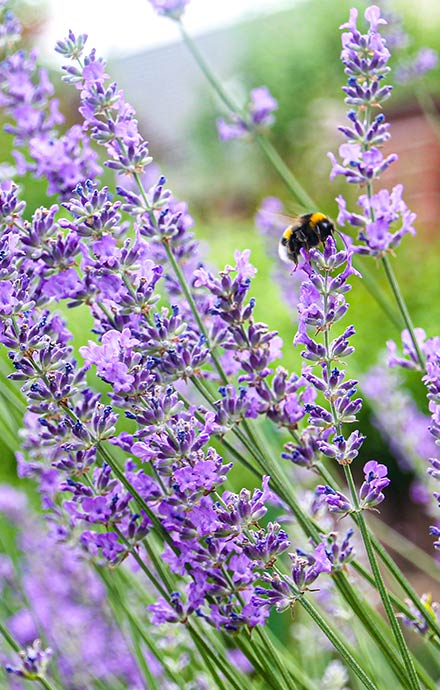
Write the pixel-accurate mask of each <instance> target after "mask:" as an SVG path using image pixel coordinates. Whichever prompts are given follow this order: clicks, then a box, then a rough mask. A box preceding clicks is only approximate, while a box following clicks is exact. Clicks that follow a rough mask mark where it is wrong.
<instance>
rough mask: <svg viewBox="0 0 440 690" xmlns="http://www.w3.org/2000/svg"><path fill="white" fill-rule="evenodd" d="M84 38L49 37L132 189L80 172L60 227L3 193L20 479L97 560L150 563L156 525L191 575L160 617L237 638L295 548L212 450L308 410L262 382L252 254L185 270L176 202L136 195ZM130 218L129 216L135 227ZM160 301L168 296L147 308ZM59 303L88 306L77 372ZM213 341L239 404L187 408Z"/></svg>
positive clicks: (135, 148)
mask: <svg viewBox="0 0 440 690" xmlns="http://www.w3.org/2000/svg"><path fill="white" fill-rule="evenodd" d="M85 45H86V37H85V36H84V35H81V36H78V37H76V36H75V35H74V34H72V33H70V34H69V36H68V38H67V39H65V40H64V41H61V42H59V43H58V45H57V50H58V51H59V52H61V53H62V54H63V55H65V56H66V57H68V58H71V59H75V60H76V61H77V62H78V61H79V63H80V65H81V67H76V66H72V65H71V64H69V65H68V66H67V67H66V72H67V77H66V79H67V81H69V82H72V83H74V84H76V85H77V86H78V87H79V89H80V91H81V106H80V110H81V113H82V115H83V117H84V120H85V126H86V127H87V129H88V130H89V131H90V133H91V136H92V138H94V139H95V141H96V142H97V143H98V144H100V145H102V146H103V147H104V148H105V149H106V152H107V155H108V160H107V165H108V166H109V167H110V168H112V169H114V170H116V171H117V172H118V173H122V172H124V173H126V174H128V175H129V176H130V177H131V182H133V181H134V182H135V183H136V184H138V193H135V192H133V191H131V190H130V186H128V187H118V193H119V194H120V196H121V197H122V199H123V201H122V203H121V201H119V200H114V199H112V197H111V196H110V194H109V193H108V190H107V189H106V188H103V189H99V188H97V187H96V185H95V184H94V183H92V182H91V181H87V182H85V183H84V184H79V185H77V186H76V188H75V190H74V192H73V193H72V195H71V196H70V198H68V199H67V200H66V201H65V203H64V207H65V208H66V209H67V211H68V213H69V214H70V218H63V219H61V220H60V221H58V220H57V215H58V211H59V209H58V207H57V206H53V207H52V208H51V209H49V210H46V209H38V210H37V211H36V212H35V213H34V215H33V217H32V219H31V221H26V220H24V218H23V213H24V206H23V204H22V203H21V202H20V201H19V199H18V196H17V189H16V188H15V187H13V186H11V185H10V184H4V185H3V188H2V190H1V194H0V197H1V200H0V208H1V211H2V215H1V221H2V228H3V233H2V242H3V243H4V248H5V252H4V254H3V265H2V269H3V273H2V277H3V279H4V280H3V294H4V299H3V305H2V309H1V311H0V314H1V323H2V328H1V336H0V337H1V341H2V343H3V345H4V346H5V347H7V349H8V351H9V357H10V360H11V362H12V363H13V366H14V369H15V372H14V373H13V374H12V378H13V379H15V380H17V381H20V382H21V385H22V391H23V393H24V395H25V397H26V400H27V402H28V413H27V415H26V418H25V425H26V428H25V430H24V432H23V434H22V435H23V451H24V452H23V453H22V454H21V455H20V456H19V471H20V474H21V475H22V476H33V477H35V478H38V480H39V483H40V490H41V492H42V495H43V500H44V505H45V507H47V508H50V509H51V510H52V511H53V515H54V517H55V518H56V519H57V522H58V534H59V536H60V537H62V538H63V539H67V538H68V537H69V536H72V537H75V538H77V539H78V540H79V543H80V544H81V546H82V547H83V549H84V550H86V551H87V552H88V553H89V554H90V555H91V556H93V557H95V558H98V559H99V560H100V561H102V562H108V563H111V564H113V565H117V564H119V563H121V562H122V561H123V560H125V559H126V558H127V557H129V556H132V557H135V556H136V557H137V558H141V559H142V558H143V559H147V558H148V555H147V551H146V550H145V539H146V538H148V535H149V534H150V532H151V531H152V530H155V531H156V532H157V533H158V534H159V535H160V536H161V538H163V539H164V540H165V542H166V550H165V554H164V556H163V557H164V559H165V561H166V563H167V564H168V565H169V567H170V568H171V571H172V572H173V573H175V574H176V576H182V575H185V579H184V580H183V581H182V584H181V587H180V590H181V591H179V593H178V595H175V596H174V595H173V596H170V597H169V598H168V599H166V600H165V603H163V602H159V603H158V604H157V605H155V606H154V607H153V609H152V612H153V614H154V616H155V620H156V621H158V620H159V619H162V620H168V621H171V619H172V618H173V617H176V616H177V619H178V620H183V618H186V617H187V616H188V615H190V614H191V613H193V612H197V613H198V615H199V616H202V617H203V618H205V619H206V620H207V621H208V622H209V623H211V624H212V625H214V626H216V627H221V628H223V629H225V630H229V631H235V630H238V629H239V628H240V627H242V626H254V625H256V624H258V623H263V622H264V619H265V617H266V615H267V611H266V609H260V607H259V606H257V605H256V604H254V603H252V597H253V595H254V591H255V587H256V586H257V583H258V581H259V579H260V577H261V575H262V573H264V572H265V571H266V570H267V569H269V570H270V569H271V568H272V567H273V564H274V562H275V560H276V558H277V557H278V556H279V554H281V553H282V552H283V551H285V550H286V549H287V548H288V545H289V540H288V538H287V535H286V533H285V532H284V530H282V529H281V527H280V525H278V524H277V523H269V525H268V526H267V527H266V528H263V527H262V526H261V525H260V524H259V522H258V521H259V520H260V518H261V517H262V516H263V515H264V514H265V513H266V510H267V507H266V504H267V502H268V501H269V500H270V497H271V492H270V491H269V489H268V486H267V484H268V478H267V479H265V480H264V487H263V490H260V491H255V492H254V493H253V494H251V493H250V492H248V491H247V490H243V491H241V492H240V493H239V494H232V493H231V492H230V491H226V492H224V493H223V494H219V493H218V491H219V489H220V487H221V485H222V484H223V483H224V482H225V480H226V477H227V474H228V472H229V470H230V469H231V463H225V462H224V461H223V459H222V457H221V456H220V455H219V454H218V453H217V452H216V451H215V450H214V448H213V447H211V446H209V445H208V444H209V441H210V439H211V437H213V436H215V435H216V434H218V435H219V436H222V435H224V433H226V432H227V430H228V429H229V428H231V427H234V426H235V425H236V424H238V423H239V422H240V420H241V419H242V418H243V416H255V415H256V414H259V413H264V414H267V415H268V416H272V417H273V418H275V417H276V418H278V419H280V420H283V423H285V424H292V425H295V424H296V421H297V419H299V418H300V417H301V416H302V414H303V413H302V411H301V405H300V403H299V398H298V394H297V391H298V388H299V385H298V383H297V380H296V379H295V377H288V376H287V373H286V372H285V371H284V370H279V371H278V372H277V375H276V376H275V378H274V380H273V383H272V388H270V387H269V388H268V387H267V386H266V378H267V377H268V375H269V374H270V373H271V372H272V369H271V366H270V365H271V363H272V361H273V360H274V359H275V358H276V357H277V356H278V353H279V348H280V344H281V343H280V339H279V338H278V336H277V334H276V332H271V331H269V329H268V328H267V326H266V325H265V324H261V323H258V322H255V321H254V319H253V311H254V308H255V301H254V300H252V299H251V300H250V301H249V302H247V303H246V301H245V300H246V295H247V292H248V290H249V287H250V279H251V278H252V276H253V275H254V273H255V269H254V268H253V267H252V266H251V265H250V264H249V261H248V259H249V255H248V254H247V253H246V252H245V253H243V254H240V253H239V254H237V255H236V262H237V263H236V266H235V268H232V267H227V268H226V269H225V271H224V272H222V274H221V275H220V277H219V278H214V276H213V275H212V274H211V273H210V272H209V271H207V270H206V269H205V268H204V267H203V266H201V267H199V268H198V269H197V270H196V271H194V273H191V260H192V257H193V256H195V249H196V245H195V243H193V242H192V241H191V236H190V233H188V232H187V231H188V228H189V226H190V224H189V223H188V220H187V217H186V215H185V209H184V208H179V205H178V203H177V202H176V201H175V200H174V199H173V198H172V196H171V194H170V192H169V191H168V190H166V189H165V188H164V184H165V180H164V178H162V177H160V178H159V180H158V182H156V183H154V184H153V186H152V187H151V188H150V189H145V188H144V187H143V183H142V180H143V179H145V175H146V172H145V166H147V165H148V164H149V163H150V157H149V155H148V148H147V145H146V143H145V142H144V141H143V139H142V137H141V135H140V133H139V131H138V128H137V122H136V120H135V118H134V112H133V110H132V108H131V106H129V105H128V104H126V103H125V101H124V100H123V98H122V95H121V93H120V91H119V90H118V88H117V86H116V85H115V84H108V83H107V81H106V80H107V77H106V75H105V73H104V63H103V62H102V61H101V60H100V59H99V58H97V56H96V55H95V53H94V51H92V52H91V53H90V54H88V55H87V54H85ZM131 182H130V184H131ZM122 211H125V212H127V211H128V212H130V214H131V217H132V218H133V220H134V233H133V234H131V233H130V230H131V226H130V224H129V223H126V222H123V221H122V217H121V212H122ZM66 230H67V231H68V232H67V234H65V231H66ZM133 235H134V236H133ZM167 249H169V250H170V251H171V252H172V257H173V258H174V260H175V261H176V260H177V261H178V262H179V265H183V264H185V261H186V266H185V269H184V271H183V273H182V274H181V273H180V270H177V271H175V275H174V277H173V276H171V277H169V278H168V280H166V281H163V283H162V286H163V287H164V290H163V292H162V293H160V292H158V288H159V285H160V281H161V279H162V278H163V275H164V271H163V268H162V266H161V265H159V264H160V263H162V261H161V260H162V258H163V257H164V256H167V257H168V258H170V257H169V255H168V254H167ZM170 260H171V259H170ZM156 261H158V263H156ZM173 267H174V268H175V264H173V262H172V260H171V266H170V268H173ZM185 273H186V274H187V275H188V277H189V280H190V281H191V284H192V285H191V288H192V289H193V290H194V291H195V300H196V301H197V306H198V307H199V309H200V311H201V312H202V313H204V314H206V320H205V324H203V325H201V321H200V320H197V318H195V315H194V313H193V311H192V309H191V308H190V305H188V303H186V304H185V302H184V301H182V300H181V293H182V291H183V292H185V290H188V289H189V288H188V283H187V282H186V278H185ZM232 273H234V274H235V276H234V277H232ZM182 275H183V277H182ZM176 282H177V284H178V288H177V289H176ZM12 292H14V294H15V296H16V297H15V301H12V300H11V299H10V297H11V294H12ZM166 293H168V297H169V296H171V297H172V298H175V299H176V302H177V303H176V302H175V303H172V304H171V305H170V306H163V307H162V308H161V309H160V310H159V311H155V308H156V307H155V305H156V304H157V302H158V301H159V300H162V302H163V299H164V296H166ZM55 300H57V301H59V300H67V302H68V304H69V305H70V306H71V307H74V306H77V305H80V304H81V305H85V306H87V307H88V308H89V309H90V310H91V313H92V316H93V319H94V329H93V330H94V333H95V334H96V335H97V336H98V339H99V342H95V341H89V344H88V345H87V346H84V347H82V348H81V355H82V356H83V358H84V359H85V366H82V367H79V366H78V364H77V362H76V361H75V359H74V357H73V353H72V346H71V340H72V338H71V335H70V333H69V332H68V330H67V328H66V324H65V323H64V322H63V320H62V319H61V318H60V317H59V316H58V315H57V314H56V313H53V312H52V311H50V310H49V309H48V306H50V304H51V303H52V302H53V301H55ZM207 336H208V337H209V339H208V340H207ZM220 343H221V345H222V349H223V354H222V355H221V366H219V365H218V364H217V363H216V360H213V361H214V363H216V367H217V369H218V371H219V373H221V372H222V371H223V369H222V367H223V366H225V367H226V368H229V370H230V371H233V372H237V373H238V372H240V373H241V378H240V379H239V382H241V383H243V384H245V385H246V387H247V388H248V389H250V391H251V393H252V395H250V396H249V401H247V400H246V391H245V390H244V389H242V390H241V391H240V392H239V393H238V394H237V393H236V387H235V386H232V385H228V386H224V387H222V389H221V400H219V401H215V400H212V398H211V397H209V398H208V400H209V402H210V403H211V404H212V403H214V404H213V405H212V407H213V409H212V411H208V410H205V409H204V408H201V407H199V408H195V407H194V405H191V404H190V403H188V402H184V401H183V400H179V395H178V393H177V390H181V389H182V386H183V385H185V384H188V382H194V381H195V380H197V379H198V378H200V379H203V378H206V379H208V380H209V377H210V376H212V372H211V371H210V369H209V367H210V366H211V361H212V360H211V350H212V348H214V347H216V346H218V345H219V344H220ZM205 368H207V370H206V371H205V370H204V369H205ZM88 369H93V370H94V371H95V372H96V374H97V376H98V377H100V378H101V379H102V380H103V382H105V384H107V385H108V386H109V387H110V388H111V390H110V392H109V395H110V398H111V403H112V404H111V405H108V404H103V403H102V402H101V396H100V395H99V394H96V393H95V392H93V391H92V390H91V388H90V387H89V386H88V385H87V382H86V372H87V370H88ZM232 380H233V378H232ZM205 385H206V384H205ZM267 389H268V390H269V396H268V393H267ZM121 411H124V412H125V416H126V417H127V418H128V419H129V420H131V423H132V424H134V425H135V427H136V428H135V430H134V431H133V433H131V434H129V433H127V432H125V431H122V432H119V431H117V423H118V417H119V415H120V412H121ZM110 444H113V445H116V446H119V448H121V449H122V450H123V452H124V453H125V454H130V455H131V456H133V457H135V458H137V459H138V460H137V461H135V460H133V459H131V458H128V459H127V460H126V463H125V467H124V468H120V467H119V465H118V461H117V460H116V459H115V457H114V454H113V450H112V447H111V445H110ZM147 467H148V468H150V469H149V471H148V472H146V471H145V468H147ZM182 602H183V603H182ZM162 605H163V606H164V607H165V610H167V611H168V614H166V613H163V611H162V608H161V606H162ZM170 610H172V611H174V613H173V614H172V615H171V614H169V611H170ZM170 616H171V617H170Z"/></svg>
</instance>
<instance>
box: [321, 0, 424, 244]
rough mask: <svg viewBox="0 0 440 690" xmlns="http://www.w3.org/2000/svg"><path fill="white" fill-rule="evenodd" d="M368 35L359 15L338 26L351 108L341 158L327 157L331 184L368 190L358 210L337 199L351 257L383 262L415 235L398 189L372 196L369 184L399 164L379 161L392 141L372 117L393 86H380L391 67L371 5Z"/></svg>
mask: <svg viewBox="0 0 440 690" xmlns="http://www.w3.org/2000/svg"><path fill="white" fill-rule="evenodd" d="M365 18H366V20H367V22H369V25H370V26H369V30H368V32H367V33H366V34H362V33H361V32H360V31H359V29H358V28H357V10H352V12H351V14H350V21H349V22H348V23H347V24H343V25H342V27H341V28H342V29H345V30H346V31H344V33H343V34H342V53H341V60H342V62H343V64H344V66H345V73H346V74H347V76H348V83H347V86H344V87H343V91H344V92H345V95H346V98H345V102H346V103H347V105H349V106H351V109H350V110H349V111H348V113H347V118H348V124H347V125H345V126H342V127H339V129H340V131H341V132H342V133H343V134H344V136H345V137H346V139H347V142H346V143H344V144H342V145H341V146H340V148H339V158H340V161H338V159H337V158H336V156H335V155H334V154H333V153H329V154H328V155H329V158H330V160H331V163H332V171H331V174H330V177H331V179H333V178H334V177H336V176H337V175H342V176H343V177H345V179H346V181H347V182H349V183H351V184H358V185H362V186H367V187H368V188H369V192H368V194H363V195H361V196H360V197H359V200H358V202H357V203H358V205H359V206H360V207H361V209H362V211H361V212H360V213H359V212H352V211H349V210H348V209H347V205H346V201H345V199H344V198H343V197H342V196H339V197H338V198H337V199H336V201H337V203H338V206H339V215H338V223H339V225H341V226H344V225H351V226H352V227H355V228H356V229H357V230H358V238H357V239H358V242H357V243H354V242H353V241H352V240H351V239H349V238H346V240H347V241H348V242H350V244H351V245H352V249H353V251H354V252H356V253H359V254H366V255H369V256H376V257H383V256H385V255H386V254H387V253H389V252H392V251H393V250H394V249H395V248H396V247H397V246H398V245H399V244H400V242H401V240H402V238H403V237H404V236H405V235H406V234H408V233H410V234H413V235H414V234H415V230H414V226H413V223H414V220H415V214H414V213H412V212H411V211H410V210H409V209H408V207H407V206H406V204H405V202H404V201H403V199H402V191H403V187H402V185H396V186H395V187H394V188H393V189H392V190H391V191H389V190H387V189H382V190H380V191H379V192H376V193H374V192H373V189H372V185H373V183H374V181H375V180H377V179H378V178H379V177H380V176H381V175H382V174H383V173H384V172H385V171H386V170H387V169H388V168H389V166H390V165H391V164H392V163H393V162H394V161H395V160H396V159H397V156H396V155H395V154H391V155H389V156H388V157H387V158H384V157H383V154H382V153H381V151H380V147H381V146H382V145H383V144H384V143H385V142H386V141H387V140H388V139H389V138H390V133H389V131H388V130H389V124H388V123H386V121H385V116H384V115H383V113H379V114H378V115H377V116H376V117H374V116H373V109H374V108H380V107H381V105H382V103H383V102H384V101H385V100H386V99H387V98H388V97H389V96H390V95H391V90H392V87H391V86H384V85H383V80H384V79H385V78H386V75H387V73H388V72H389V70H390V68H389V67H388V65H387V63H388V60H389V57H390V53H389V51H388V48H387V46H386V41H385V38H384V37H383V36H382V34H381V33H380V29H381V26H382V25H383V24H386V20H385V19H384V18H383V17H382V16H381V11H380V9H379V8H378V7H377V6H375V5H372V6H371V7H369V8H368V9H367V10H366V11H365Z"/></svg>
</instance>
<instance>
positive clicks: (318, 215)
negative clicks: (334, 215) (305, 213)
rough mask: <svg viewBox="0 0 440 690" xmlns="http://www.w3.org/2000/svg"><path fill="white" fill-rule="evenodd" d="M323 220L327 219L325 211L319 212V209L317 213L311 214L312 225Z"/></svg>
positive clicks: (310, 221)
mask: <svg viewBox="0 0 440 690" xmlns="http://www.w3.org/2000/svg"><path fill="white" fill-rule="evenodd" d="M321 220H327V216H325V215H324V214H323V213H319V212H318V211H317V212H316V213H312V215H311V216H310V220H309V223H310V225H312V226H315V225H317V224H318V223H319V222H320V221H321Z"/></svg>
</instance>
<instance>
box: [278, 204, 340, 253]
mask: <svg viewBox="0 0 440 690" xmlns="http://www.w3.org/2000/svg"><path fill="white" fill-rule="evenodd" d="M334 231H335V228H334V225H333V223H332V222H331V220H329V218H327V216H325V215H324V214H323V213H319V212H318V211H315V212H314V213H306V214H305V215H303V216H298V217H297V218H295V222H293V223H292V224H291V225H289V227H288V228H286V230H285V231H284V232H283V236H282V237H281V240H280V245H279V254H280V257H281V259H283V261H293V263H294V264H295V265H296V266H297V265H298V258H299V255H300V251H301V249H306V250H309V249H311V248H312V247H317V246H318V245H319V244H324V243H325V241H326V239H327V237H330V236H331V235H333V233H334Z"/></svg>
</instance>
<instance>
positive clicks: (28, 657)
mask: <svg viewBox="0 0 440 690" xmlns="http://www.w3.org/2000/svg"><path fill="white" fill-rule="evenodd" d="M52 654H53V652H52V650H51V649H50V647H48V648H47V649H43V648H42V645H41V641H40V640H35V641H34V642H33V644H32V645H31V646H29V647H27V648H26V649H23V650H21V651H20V653H19V657H20V665H19V666H12V665H10V664H7V666H6V671H7V672H8V673H12V674H14V675H16V676H19V677H20V678H26V680H39V679H40V678H44V676H45V674H46V668H47V665H48V663H49V661H50V658H51V656H52Z"/></svg>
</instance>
